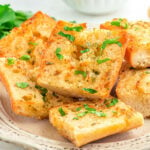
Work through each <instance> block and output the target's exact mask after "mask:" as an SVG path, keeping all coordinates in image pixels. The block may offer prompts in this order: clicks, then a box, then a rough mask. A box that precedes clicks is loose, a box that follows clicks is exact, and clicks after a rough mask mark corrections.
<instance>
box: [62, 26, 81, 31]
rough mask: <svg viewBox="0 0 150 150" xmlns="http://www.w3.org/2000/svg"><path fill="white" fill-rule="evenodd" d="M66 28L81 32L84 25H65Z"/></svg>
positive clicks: (66, 29)
mask: <svg viewBox="0 0 150 150" xmlns="http://www.w3.org/2000/svg"><path fill="white" fill-rule="evenodd" d="M64 30H65V31H77V32H81V31H82V30H83V27H82V26H76V27H68V26H65V27H64Z"/></svg>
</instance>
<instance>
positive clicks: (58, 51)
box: [55, 48, 64, 60]
mask: <svg viewBox="0 0 150 150" xmlns="http://www.w3.org/2000/svg"><path fill="white" fill-rule="evenodd" d="M60 52H61V48H57V49H56V51H55V54H56V56H57V58H58V59H60V60H62V59H63V58H64V56H63V55H61V54H60Z"/></svg>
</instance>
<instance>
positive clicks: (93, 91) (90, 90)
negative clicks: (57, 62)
mask: <svg viewBox="0 0 150 150" xmlns="http://www.w3.org/2000/svg"><path fill="white" fill-rule="evenodd" d="M83 90H84V91H86V92H89V93H91V94H95V93H97V91H96V90H94V89H90V88H83Z"/></svg>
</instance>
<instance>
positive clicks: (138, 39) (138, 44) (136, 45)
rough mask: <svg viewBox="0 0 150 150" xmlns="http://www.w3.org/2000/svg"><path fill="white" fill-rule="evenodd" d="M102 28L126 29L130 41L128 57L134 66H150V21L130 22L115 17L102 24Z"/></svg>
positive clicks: (127, 51)
mask: <svg viewBox="0 0 150 150" xmlns="http://www.w3.org/2000/svg"><path fill="white" fill-rule="evenodd" d="M100 28H102V29H109V30H116V29H117V30H118V29H119V30H124V29H126V31H127V32H128V34H129V37H130V41H129V44H128V46H127V50H126V59H127V61H128V62H129V63H130V64H131V66H132V67H134V68H146V67H150V36H149V35H150V22H145V21H137V22H128V21H127V20H126V19H113V20H112V21H108V22H106V23H104V24H101V25H100Z"/></svg>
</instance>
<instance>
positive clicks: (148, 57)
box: [126, 21, 150, 68]
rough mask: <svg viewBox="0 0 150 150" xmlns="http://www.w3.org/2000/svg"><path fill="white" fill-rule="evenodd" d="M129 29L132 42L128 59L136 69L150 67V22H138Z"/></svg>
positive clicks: (127, 54)
mask: <svg viewBox="0 0 150 150" xmlns="http://www.w3.org/2000/svg"><path fill="white" fill-rule="evenodd" d="M130 26H131V27H130V28H129V29H128V33H129V34H130V35H131V37H132V38H131V41H130V42H129V45H128V47H127V51H126V59H127V60H128V62H129V63H130V64H131V66H132V67H134V68H146V67H150V36H149V35H150V22H142V21H138V22H136V23H132V24H131V25H130Z"/></svg>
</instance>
